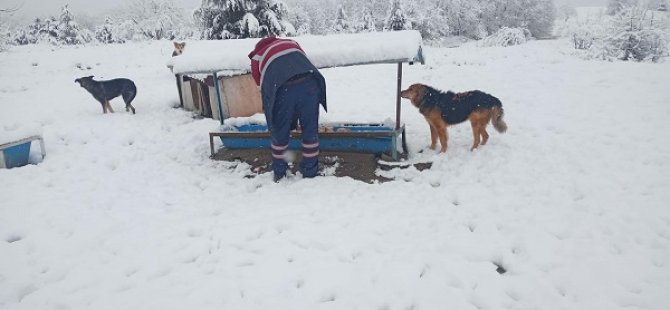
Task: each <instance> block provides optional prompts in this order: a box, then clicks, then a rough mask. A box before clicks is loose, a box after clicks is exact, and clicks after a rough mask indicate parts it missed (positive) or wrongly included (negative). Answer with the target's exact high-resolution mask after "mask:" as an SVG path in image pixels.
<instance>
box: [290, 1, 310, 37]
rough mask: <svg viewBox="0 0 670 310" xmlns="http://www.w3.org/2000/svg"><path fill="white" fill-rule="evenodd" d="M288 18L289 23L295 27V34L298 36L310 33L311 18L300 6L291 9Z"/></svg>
mask: <svg viewBox="0 0 670 310" xmlns="http://www.w3.org/2000/svg"><path fill="white" fill-rule="evenodd" d="M288 20H289V23H291V25H294V26H295V27H296V28H297V29H296V31H295V34H296V35H298V36H301V35H306V34H310V33H311V32H312V29H311V24H312V20H311V18H310V16H309V14H307V12H305V10H304V9H303V8H302V7H299V8H294V9H293V10H291V11H290V12H289V16H288Z"/></svg>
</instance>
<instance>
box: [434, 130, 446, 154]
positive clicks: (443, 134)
mask: <svg viewBox="0 0 670 310" xmlns="http://www.w3.org/2000/svg"><path fill="white" fill-rule="evenodd" d="M437 133H438V134H439V135H440V145H442V147H441V148H440V153H444V152H446V151H447V141H448V140H449V132H447V126H444V127H442V128H438V129H437Z"/></svg>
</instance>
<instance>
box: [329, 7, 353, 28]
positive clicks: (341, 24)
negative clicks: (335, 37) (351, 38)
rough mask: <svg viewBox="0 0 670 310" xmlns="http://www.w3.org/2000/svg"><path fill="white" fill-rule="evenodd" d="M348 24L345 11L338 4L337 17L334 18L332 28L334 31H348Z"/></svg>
mask: <svg viewBox="0 0 670 310" xmlns="http://www.w3.org/2000/svg"><path fill="white" fill-rule="evenodd" d="M350 28H351V26H350V24H349V20H348V18H347V12H346V11H345V10H344V6H341V5H340V6H339V7H338V8H337V18H336V19H335V25H334V27H333V29H334V30H335V32H350Z"/></svg>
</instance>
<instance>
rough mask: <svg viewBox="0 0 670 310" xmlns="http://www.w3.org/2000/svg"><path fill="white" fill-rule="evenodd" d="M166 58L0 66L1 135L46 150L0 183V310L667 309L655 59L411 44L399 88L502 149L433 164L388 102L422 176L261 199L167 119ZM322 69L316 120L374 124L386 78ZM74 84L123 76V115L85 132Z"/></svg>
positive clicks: (39, 53) (78, 55)
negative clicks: (411, 90)
mask: <svg viewBox="0 0 670 310" xmlns="http://www.w3.org/2000/svg"><path fill="white" fill-rule="evenodd" d="M171 52H172V44H171V43H170V42H152V43H141V44H140V43H133V44H126V45H110V46H91V47H78V48H63V49H56V50H51V49H50V48H49V47H44V46H28V47H17V48H13V49H11V50H10V51H9V52H6V53H1V54H0V68H2V73H0V138H2V137H8V136H10V135H12V134H13V133H16V132H17V131H30V130H33V128H37V129H38V130H40V131H41V132H42V134H43V136H44V139H45V142H46V148H47V157H46V159H45V160H44V161H43V162H41V163H39V164H37V165H29V166H26V167H22V168H16V169H9V170H0V309H12V310H13V309H379V310H381V309H389V310H391V309H496V310H497V309H589V310H593V309H603V310H605V309H607V310H613V309H655V310H661V309H669V308H670V297H669V295H668V292H670V209H669V208H668V201H670V160H669V159H670V144H668V138H667V132H668V129H670V88H669V87H668V85H670V83H668V82H669V81H670V62H666V63H661V64H646V63H626V62H614V63H610V62H595V61H591V62H587V61H583V60H580V59H579V58H578V57H574V56H572V55H571V53H572V51H571V49H570V44H569V43H568V42H563V41H536V42H530V43H528V44H525V45H522V46H516V47H509V48H480V47H476V45H474V44H466V45H464V46H462V47H460V48H455V49H440V48H428V49H427V50H426V54H427V61H428V64H427V65H426V66H411V67H406V68H405V79H404V86H407V85H409V84H411V83H413V82H422V83H427V84H430V85H433V86H435V87H438V88H441V89H452V90H454V91H465V90H470V89H481V90H483V91H486V92H489V93H491V94H493V95H495V96H497V97H499V98H500V99H501V100H502V101H503V104H504V107H505V111H506V121H507V123H508V125H509V128H510V129H509V131H508V133H507V134H505V135H500V134H498V133H497V132H492V134H491V139H490V142H489V144H488V145H486V146H484V147H481V148H480V149H479V150H476V151H475V152H469V150H468V149H469V146H470V144H471V142H472V141H471V140H472V138H471V137H472V134H471V130H470V128H469V125H467V124H463V125H459V126H455V127H452V128H451V129H450V132H449V133H450V145H449V150H448V151H447V153H446V154H435V153H434V152H432V151H428V150H424V149H425V147H426V146H427V145H428V144H429V139H430V138H429V137H430V135H429V131H428V127H427V125H426V124H425V121H424V120H423V118H422V117H421V116H420V115H419V113H418V112H417V111H416V110H415V109H414V108H413V107H412V106H411V105H410V104H409V103H408V102H404V105H403V111H402V112H403V119H404V121H405V123H406V124H407V130H408V140H409V146H410V148H411V159H412V160H418V161H426V160H430V161H433V162H434V165H433V168H432V169H431V170H428V171H423V172H418V171H416V170H413V169H408V170H399V171H391V172H384V174H385V175H387V176H391V177H395V178H397V181H394V182H389V183H384V184H372V185H370V184H365V183H362V182H358V181H355V180H352V179H347V178H335V177H332V176H326V177H320V178H317V179H310V180H303V179H300V178H298V177H293V178H291V179H289V180H288V181H285V182H282V183H279V184H275V183H273V182H272V181H271V176H270V175H269V174H265V175H261V176H259V177H257V178H255V179H247V178H244V174H245V173H244V171H243V169H244V168H245V167H241V166H239V167H236V168H231V165H229V164H226V163H221V162H213V161H211V160H209V159H208V155H209V150H208V139H207V132H209V131H210V130H211V129H214V128H216V127H217V126H218V123H217V122H216V121H213V120H210V119H194V118H192V117H191V116H190V115H189V113H187V112H185V111H182V110H179V109H174V108H172V106H173V105H175V104H176V103H177V101H178V99H177V92H176V89H175V86H174V77H173V76H172V75H171V73H170V72H169V70H167V69H166V68H165V61H166V59H167V58H168V57H169V56H170V54H171ZM307 52H309V51H307ZM186 53H188V47H187V50H186ZM324 74H325V76H326V78H327V81H328V87H329V89H328V95H329V99H328V100H329V104H328V105H329V108H330V112H329V113H325V114H322V119H323V120H324V121H342V120H347V121H383V120H385V119H389V118H392V117H393V114H394V106H393V105H394V91H395V66H393V65H377V66H361V67H355V68H338V69H327V70H324ZM87 75H95V76H96V77H98V78H114V77H128V78H132V79H133V80H135V81H136V83H137V85H138V92H139V93H138V97H137V99H136V101H135V102H134V103H133V105H134V106H135V107H136V108H137V114H136V115H131V114H128V113H125V112H122V111H123V108H122V107H123V104H122V103H121V101H120V100H119V99H116V100H115V101H113V102H112V106H113V107H114V108H115V110H116V111H117V113H115V114H111V115H109V114H108V115H103V114H102V109H101V107H100V105H99V104H98V103H96V102H95V101H94V100H93V98H92V97H91V96H90V95H89V94H88V93H86V92H85V91H84V90H83V89H82V88H80V87H79V86H78V85H77V84H75V83H74V79H75V78H77V77H80V76H87ZM28 128H30V129H28ZM420 150H424V151H423V152H422V153H419V151H420ZM503 270H504V271H505V272H504V273H502V274H501V272H503Z"/></svg>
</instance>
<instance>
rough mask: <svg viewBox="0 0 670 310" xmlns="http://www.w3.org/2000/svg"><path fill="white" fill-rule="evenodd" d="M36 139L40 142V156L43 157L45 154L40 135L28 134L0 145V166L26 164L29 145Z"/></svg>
mask: <svg viewBox="0 0 670 310" xmlns="http://www.w3.org/2000/svg"><path fill="white" fill-rule="evenodd" d="M36 140H37V141H39V142H40V151H41V153H42V158H44V157H45V156H46V152H45V150H44V140H43V139H42V137H41V136H30V137H27V138H24V139H20V140H16V141H12V142H8V143H5V144H1V145H0V168H15V167H21V166H25V165H27V164H28V160H29V158H30V145H31V144H32V142H33V141H36Z"/></svg>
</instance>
